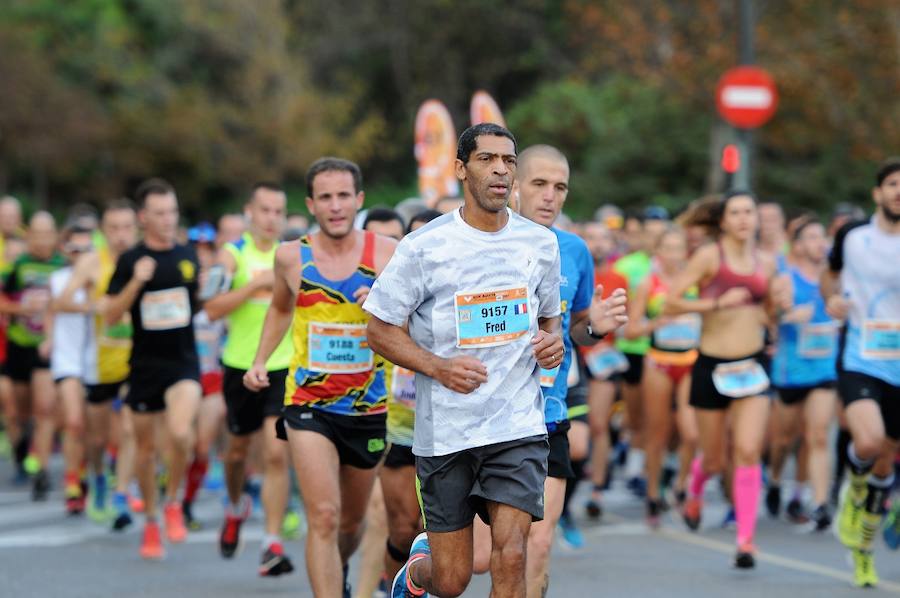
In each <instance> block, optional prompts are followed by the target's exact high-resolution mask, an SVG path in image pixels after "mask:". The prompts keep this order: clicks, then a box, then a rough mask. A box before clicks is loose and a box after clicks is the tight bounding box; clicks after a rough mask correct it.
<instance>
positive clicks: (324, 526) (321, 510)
mask: <svg viewBox="0 0 900 598" xmlns="http://www.w3.org/2000/svg"><path fill="white" fill-rule="evenodd" d="M306 510H307V517H308V519H309V529H310V531H311V532H313V533H316V534H318V535H320V536H336V535H337V533H338V527H339V525H340V509H339V507H338V505H337V504H336V503H334V502H331V501H320V502H317V503H313V504H310V505H307V507H306Z"/></svg>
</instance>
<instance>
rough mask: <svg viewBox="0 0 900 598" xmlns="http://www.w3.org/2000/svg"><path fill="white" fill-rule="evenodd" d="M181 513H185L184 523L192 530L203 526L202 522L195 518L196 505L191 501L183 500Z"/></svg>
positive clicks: (194, 530)
mask: <svg viewBox="0 0 900 598" xmlns="http://www.w3.org/2000/svg"><path fill="white" fill-rule="evenodd" d="M181 514H182V515H184V525H185V526H186V527H187V528H188V529H189V530H191V531H192V532H196V531H198V530H199V529H200V528H201V527H202V526H201V525H200V522H199V521H197V520H196V519H194V505H193V504H191V502H190V501H187V500H183V501H181Z"/></svg>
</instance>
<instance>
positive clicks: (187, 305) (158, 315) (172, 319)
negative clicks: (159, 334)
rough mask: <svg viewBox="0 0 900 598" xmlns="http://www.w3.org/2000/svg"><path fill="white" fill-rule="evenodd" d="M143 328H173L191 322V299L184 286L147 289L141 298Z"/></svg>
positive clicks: (187, 324) (185, 325) (183, 326)
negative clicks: (155, 289)
mask: <svg viewBox="0 0 900 598" xmlns="http://www.w3.org/2000/svg"><path fill="white" fill-rule="evenodd" d="M141 322H142V323H143V325H144V330H173V329H175V328H185V327H187V326H190V324H191V300H190V298H189V297H188V290H187V288H185V287H176V288H174V289H163V290H161V291H149V292H147V293H144V296H143V297H142V298H141Z"/></svg>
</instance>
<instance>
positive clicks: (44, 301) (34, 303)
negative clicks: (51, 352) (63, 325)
mask: <svg viewBox="0 0 900 598" xmlns="http://www.w3.org/2000/svg"><path fill="white" fill-rule="evenodd" d="M50 298H51V295H50V289H47V288H32V289H25V290H24V291H22V295H21V297H20V299H19V302H20V303H21V304H22V305H25V306H28V307H34V308H37V309H38V310H40V311H38V312H37V313H34V314H31V315H29V316H22V317H21V322H22V325H23V326H25V329H26V330H28V332H31V333H32V334H42V333H43V332H44V313H45V312H46V310H47V307H48V306H49V305H50Z"/></svg>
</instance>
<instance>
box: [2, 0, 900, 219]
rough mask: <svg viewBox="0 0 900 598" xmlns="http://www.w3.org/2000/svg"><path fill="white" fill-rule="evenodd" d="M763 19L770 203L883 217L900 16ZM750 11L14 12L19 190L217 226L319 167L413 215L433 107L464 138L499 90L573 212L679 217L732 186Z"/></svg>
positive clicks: (782, 14)
mask: <svg viewBox="0 0 900 598" xmlns="http://www.w3.org/2000/svg"><path fill="white" fill-rule="evenodd" d="M756 6H757V8H758V13H759V23H758V26H757V28H756V39H757V59H758V62H759V63H760V64H761V65H763V66H765V67H766V68H768V69H769V70H770V71H772V73H773V74H774V76H775V79H776V82H777V83H778V87H779V91H780V94H781V104H780V107H779V111H778V113H777V115H776V117H775V119H774V120H773V121H772V122H771V123H770V124H768V125H766V126H765V127H764V128H763V129H761V130H760V131H759V132H758V133H757V135H756V152H755V161H754V164H755V173H756V176H755V180H754V183H755V188H756V189H757V190H758V191H759V192H760V194H761V195H763V196H765V197H771V198H775V199H778V200H781V201H783V202H784V203H786V204H794V205H803V206H807V207H814V208H819V209H825V208H827V207H828V206H829V205H831V204H832V203H833V202H836V201H842V200H847V199H855V200H858V201H860V202H868V188H869V186H871V182H872V181H871V173H872V171H873V170H874V164H875V163H876V162H877V161H879V160H880V159H882V158H883V157H884V156H886V155H889V154H892V153H897V149H896V148H897V147H900V102H898V101H897V99H896V98H897V97H898V95H900V33H898V32H900V5H898V4H897V2H896V1H895V0H858V1H857V2H853V3H847V2H839V1H836V0H817V1H815V2H810V1H809V0H784V1H781V2H762V1H759V2H756ZM735 7H736V2H735V1H734V0H695V1H693V2H683V1H681V0H629V2H613V1H610V0H600V1H598V0H520V1H518V2H513V3H505V4H498V3H486V2H480V1H478V0H453V1H451V0H421V1H416V2H413V1H412V0H388V1H386V2H350V1H348V0H328V1H325V0H302V1H298V0H254V1H252V2H248V1H246V0H183V1H178V0H68V1H66V2H60V1H58V0H5V1H4V2H2V3H0V81H3V84H2V85H0V191H7V190H11V191H14V192H20V193H21V192H24V193H25V194H28V195H32V196H34V197H35V198H37V199H38V200H44V201H46V202H48V203H50V204H51V205H56V206H60V205H65V204H66V203H68V202H71V201H74V200H84V199H87V200H90V201H100V200H102V199H104V198H107V197H110V196H115V195H121V194H127V193H129V192H130V191H131V190H132V189H133V188H134V185H135V183H136V182H137V181H138V180H139V179H141V178H143V177H146V176H149V175H162V176H165V177H167V178H169V179H171V180H172V182H173V183H175V185H176V186H177V188H178V189H179V191H180V195H181V198H182V201H183V202H184V203H185V204H187V205H188V206H189V207H191V208H193V209H194V211H195V213H196V214H197V215H198V216H200V215H206V214H205V213H214V212H217V211H219V208H220V207H222V206H223V205H225V204H230V205H234V203H235V202H236V201H239V199H240V198H241V197H242V194H243V193H244V192H245V189H246V187H247V186H248V185H249V184H250V183H251V182H252V181H254V180H257V179H260V178H274V179H279V180H282V181H284V182H285V183H286V184H287V185H289V186H290V187H291V188H294V189H302V178H303V173H304V171H305V169H306V167H307V166H308V164H309V163H310V162H311V161H312V160H313V159H314V158H315V157H317V156H320V155H323V154H339V155H343V156H346V157H349V158H351V159H355V160H357V161H359V162H360V163H361V165H362V166H363V169H364V172H365V175H366V181H367V184H368V186H369V187H370V190H371V191H373V193H372V194H371V195H374V196H377V197H378V198H379V200H382V198H383V201H390V200H392V199H393V200H399V199H402V197H400V195H406V192H405V191H406V190H408V189H410V188H413V187H414V181H415V164H414V159H413V155H412V140H413V130H412V127H413V121H414V117H415V111H416V108H417V107H418V105H419V104H420V103H421V102H422V101H423V100H425V99H427V98H429V97H436V98H439V99H441V100H443V101H444V102H445V103H446V104H447V105H448V107H449V108H450V110H451V112H452V114H453V116H454V121H455V124H456V127H457V129H458V130H461V129H462V128H463V127H464V126H465V125H467V124H468V102H469V98H470V97H471V94H472V92H473V91H475V90H476V89H479V88H484V89H487V90H488V91H490V92H491V93H492V94H493V95H494V97H495V98H496V99H497V100H498V102H499V104H500V106H501V107H502V108H503V109H504V110H505V112H506V114H507V116H508V120H509V122H510V123H511V125H512V127H513V129H514V132H515V133H516V134H517V135H518V136H519V137H520V138H521V140H522V141H523V142H524V143H525V144H528V143H535V142H552V143H557V144H558V145H560V146H561V147H563V148H564V149H565V151H566V152H567V154H568V155H569V157H570V159H571V161H572V164H573V169H574V170H573V172H574V175H575V176H574V177H573V189H572V195H571V199H570V208H571V209H572V210H573V211H575V212H577V213H580V214H587V213H589V212H590V211H591V210H592V209H593V207H595V206H596V205H597V204H598V203H600V202H605V201H613V202H618V203H622V204H624V205H642V204H646V203H649V202H657V203H663V204H666V205H669V206H671V207H675V206H677V205H679V204H680V203H681V202H683V201H685V200H687V199H689V198H691V197H695V196H697V195H700V194H702V193H705V192H707V191H710V190H715V189H717V188H720V187H721V184H722V180H721V176H719V173H717V170H716V168H715V165H716V163H717V161H718V151H719V148H720V147H721V144H722V143H724V142H726V141H727V140H728V137H729V131H728V128H727V127H726V126H724V125H723V124H722V123H721V121H720V120H719V119H718V117H717V116H716V114H715V111H714V103H713V90H714V88H715V84H716V81H717V79H718V78H719V76H720V75H721V74H722V73H723V72H724V71H725V70H726V69H727V68H729V67H730V66H733V65H734V64H735V63H736V62H737V44H736V39H735V38H736V32H737V14H736V11H735ZM373 187H375V188H373ZM394 196H396V197H394Z"/></svg>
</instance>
